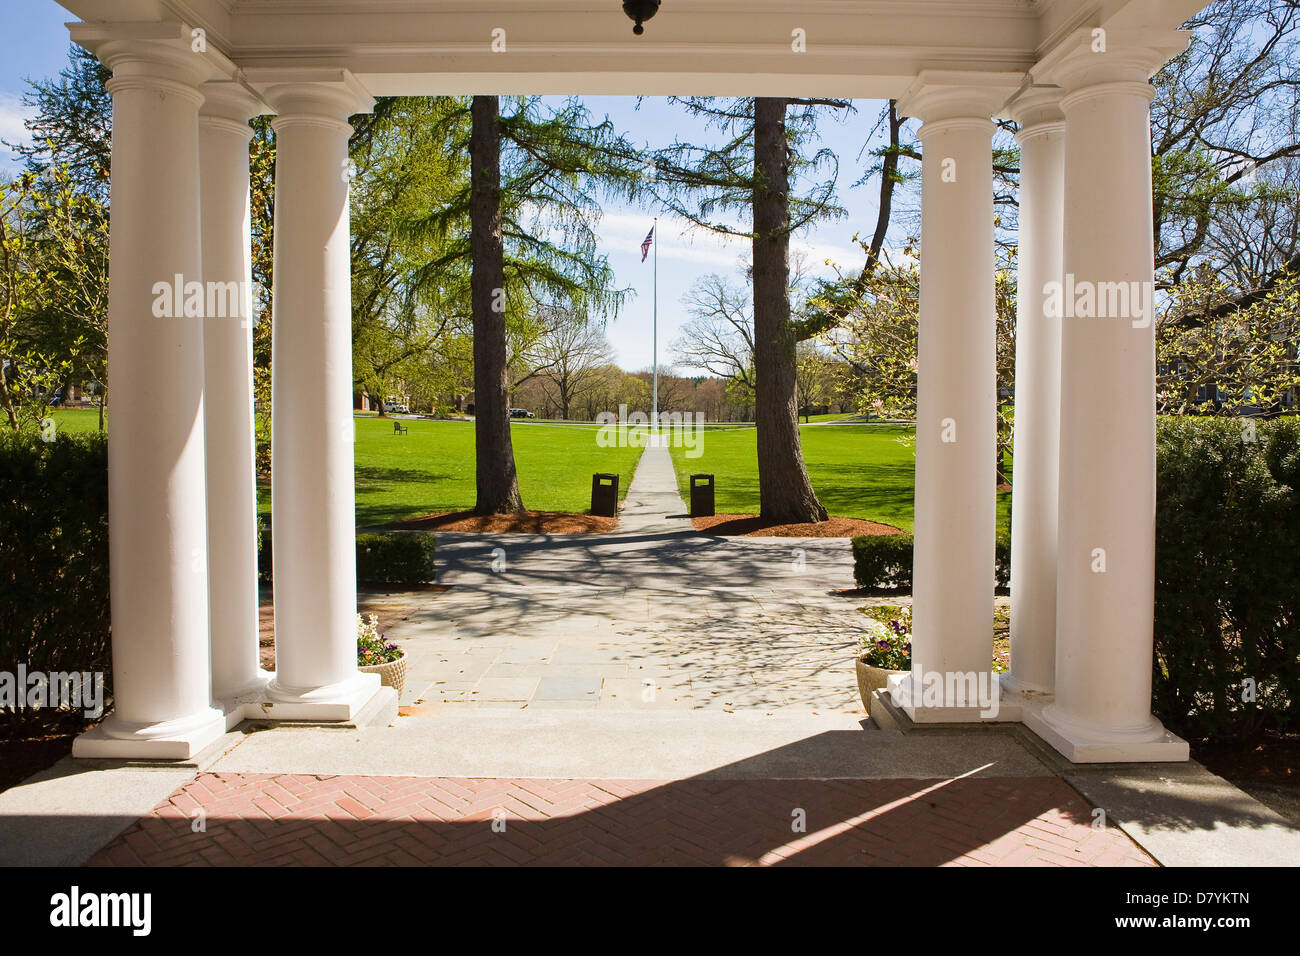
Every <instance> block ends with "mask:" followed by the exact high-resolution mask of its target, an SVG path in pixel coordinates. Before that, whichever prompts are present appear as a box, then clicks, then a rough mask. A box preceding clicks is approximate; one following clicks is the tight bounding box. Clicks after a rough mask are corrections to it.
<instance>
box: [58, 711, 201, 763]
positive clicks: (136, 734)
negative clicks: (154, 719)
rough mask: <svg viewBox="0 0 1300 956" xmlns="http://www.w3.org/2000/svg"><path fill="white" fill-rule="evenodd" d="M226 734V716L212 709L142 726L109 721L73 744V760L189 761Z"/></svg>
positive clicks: (117, 719)
mask: <svg viewBox="0 0 1300 956" xmlns="http://www.w3.org/2000/svg"><path fill="white" fill-rule="evenodd" d="M225 732H226V717H225V715H224V714H223V713H222V712H221V711H219V710H217V709H215V708H212V707H209V708H207V709H205V710H203V711H200V712H199V713H197V714H194V715H192V716H189V717H182V718H180V719H178V720H167V721H162V722H161V723H156V724H139V723H134V722H129V721H125V720H121V719H119V718H118V717H117V716H116V715H113V716H110V717H108V718H107V719H106V720H105V721H104V722H103V723H102V724H100V725H99V726H98V727H95V728H93V729H92V730H88V731H86V732H85V733H84V734H82V735H81V736H80V737H78V738H77V739H76V740H74V741H73V742H72V756H74V757H97V758H108V759H116V760H123V759H125V760H188V759H190V758H191V757H193V756H194V755H195V754H197V753H199V752H200V751H201V750H203V749H204V748H205V747H207V746H208V745H209V744H211V743H212V742H213V741H215V740H216V739H217V738H218V737H220V736H221V735H222V734H224V733H225Z"/></svg>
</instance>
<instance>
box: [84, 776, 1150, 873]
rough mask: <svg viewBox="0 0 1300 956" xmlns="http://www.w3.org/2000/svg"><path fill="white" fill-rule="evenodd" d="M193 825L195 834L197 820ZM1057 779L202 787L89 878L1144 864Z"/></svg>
mask: <svg viewBox="0 0 1300 956" xmlns="http://www.w3.org/2000/svg"><path fill="white" fill-rule="evenodd" d="M200 811H201V812H202V814H203V817H204V827H203V829H202V830H201V832H195V828H194V826H193V821H194V820H195V818H196V814H198V813H199V812H200ZM1090 820H1091V817H1090V808H1089V807H1088V805H1087V804H1086V803H1085V802H1084V801H1083V799H1082V798H1081V797H1080V796H1079V795H1078V794H1077V793H1076V792H1075V791H1073V790H1071V789H1070V788H1069V787H1068V786H1067V785H1066V784H1065V783H1063V782H1062V781H1061V780H1060V779H1058V778H1055V777H1039V778H1029V779H1005V778H1004V779H997V778H993V779H970V778H968V779H963V780H930V781H916V780H698V779H696V780H606V779H598V780H562V779H561V780H556V779H502V778H493V779H484V778H477V779H476V778H464V777H461V778H450V777H442V778H427V777H368V776H330V777H321V776H314V775H302V774H210V773H209V774H200V775H199V776H198V777H197V778H196V779H195V780H194V781H193V782H192V783H190V784H189V785H188V786H186V787H184V788H182V789H181V790H180V791H179V792H177V793H176V794H174V795H173V796H172V797H171V798H170V799H168V800H167V801H166V802H165V803H164V804H162V805H161V806H160V807H158V809H156V810H155V811H154V812H153V813H152V814H150V815H149V816H148V817H146V818H145V819H143V820H141V821H140V822H139V823H137V824H136V825H134V826H133V827H131V828H130V829H129V830H128V831H127V832H126V833H125V834H123V836H122V837H121V838H119V839H118V840H116V841H114V842H113V843H112V844H111V845H110V846H109V847H107V848H105V849H104V850H103V851H101V852H100V853H99V854H97V855H96V856H95V857H94V859H93V860H91V865H92V866H137V865H155V866H184V865H200V866H201V865H211V866H266V865H274V864H286V863H287V864H300V865H307V866H329V865H344V866H355V865H366V866H379V865H396V866H456V865H474V866H484V865H500V866H515V865H541V866H557V865H558V866H565V865H568V866H592V865H596V866H601V865H665V864H666V865H678V866H682V865H686V866H691V865H727V866H752V865H758V866H781V865H816V866H869V865H879V866H888V865H893V866H899V865H912V866H938V865H952V866H990V865H1030V866H1034V865H1038V866H1086V865H1090V864H1091V865H1098V866H1154V865H1155V863H1154V861H1153V860H1152V859H1151V858H1150V857H1149V856H1147V854H1145V853H1143V852H1142V851H1141V850H1140V849H1139V848H1138V847H1136V846H1135V845H1134V844H1133V843H1132V842H1131V841H1130V840H1129V839H1128V838H1127V837H1126V836H1124V834H1123V833H1121V832H1120V831H1118V830H1095V829H1093V828H1092V827H1091V826H1090Z"/></svg>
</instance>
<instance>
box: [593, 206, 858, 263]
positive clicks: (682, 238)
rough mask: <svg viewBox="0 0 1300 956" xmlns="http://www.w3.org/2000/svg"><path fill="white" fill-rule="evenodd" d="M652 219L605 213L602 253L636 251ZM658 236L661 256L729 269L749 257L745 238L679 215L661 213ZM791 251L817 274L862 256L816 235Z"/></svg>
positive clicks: (601, 229) (801, 239) (796, 243)
mask: <svg viewBox="0 0 1300 956" xmlns="http://www.w3.org/2000/svg"><path fill="white" fill-rule="evenodd" d="M652 221H653V216H652V215H651V214H649V213H634V212H607V213H605V215H604V216H602V217H601V221H600V226H599V230H598V231H599V232H600V235H601V238H602V239H603V240H604V243H605V252H606V253H607V254H610V253H612V252H613V251H614V250H615V249H620V250H629V251H630V250H636V251H638V252H639V250H640V248H641V242H642V240H644V239H645V235H646V233H647V232H649V231H650V224H651V222H652ZM731 225H734V226H735V227H736V228H738V229H743V228H745V226H744V225H743V224H741V223H731ZM659 235H660V236H661V237H662V240H663V241H662V244H661V245H660V246H659V258H661V259H677V260H681V261H683V262H689V263H692V264H694V265H699V266H710V267H714V268H717V269H720V270H723V271H732V270H735V269H738V268H739V264H740V260H741V259H742V258H748V256H749V251H750V240H749V239H748V238H747V237H745V236H729V235H726V234H724V233H719V232H714V231H712V230H710V229H704V228H701V227H699V226H696V225H695V224H694V223H692V222H690V221H689V220H687V219H683V218H681V217H680V216H673V215H661V216H660V217H659ZM790 251H791V252H792V253H795V254H798V253H803V254H804V255H805V256H806V257H807V260H808V267H809V269H810V270H811V271H812V272H813V273H817V274H820V273H823V272H828V271H829V270H828V268H827V267H826V265H825V262H826V260H827V259H830V260H831V261H832V262H835V263H837V264H838V265H839V266H840V267H841V268H846V267H847V268H853V266H854V264H855V263H859V262H860V261H861V260H862V258H863V253H862V251H861V250H860V249H857V248H856V247H849V246H838V245H834V244H832V243H826V242H819V241H818V238H817V236H816V235H815V234H814V235H812V236H809V237H806V238H804V237H798V236H796V237H795V239H794V240H793V241H792V242H791V243H790Z"/></svg>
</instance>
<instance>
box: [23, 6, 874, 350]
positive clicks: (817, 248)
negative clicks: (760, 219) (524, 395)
mask: <svg viewBox="0 0 1300 956" xmlns="http://www.w3.org/2000/svg"><path fill="white" fill-rule="evenodd" d="M5 7H6V9H5V22H6V30H5V31H4V32H3V33H0V139H4V140H8V141H10V142H13V141H15V140H19V139H22V138H23V137H24V130H23V127H22V118H23V112H22V104H21V98H22V94H23V92H24V90H25V88H26V84H25V82H24V80H25V79H26V78H27V77H33V78H38V77H44V76H53V75H55V74H57V73H58V71H59V70H60V69H61V68H62V67H63V66H64V64H65V63H66V62H67V51H68V33H67V29H66V28H65V27H64V23H66V22H67V21H68V20H71V19H73V17H72V16H71V15H70V14H69V13H68V12H67V11H66V10H64V9H63V8H62V7H60V6H58V5H57V4H56V3H54V2H53V0H5ZM586 103H587V105H588V107H589V108H590V109H591V111H592V112H593V113H594V114H597V115H601V114H607V115H609V117H610V118H611V119H612V120H613V121H614V123H615V125H616V126H618V127H619V128H620V129H622V130H624V131H625V132H626V133H627V134H628V135H629V136H630V138H631V139H633V140H634V141H636V142H641V143H644V142H647V141H648V142H651V143H653V144H655V145H666V143H665V138H667V139H671V138H672V136H673V135H674V134H678V135H680V136H681V137H682V138H683V139H688V140H689V139H692V138H694V137H696V136H697V135H698V132H699V127H698V126H697V125H693V124H692V122H691V121H690V120H689V119H688V118H686V116H685V114H684V112H683V111H682V110H681V109H680V108H679V107H674V106H672V105H670V104H669V103H667V102H666V101H665V100H662V99H647V100H643V101H642V102H641V105H640V108H639V109H638V108H637V101H636V99H635V98H633V97H591V98H588V99H587V100H586ZM855 106H856V111H855V112H854V113H852V114H850V115H849V116H848V117H847V118H846V119H844V120H843V121H836V120H834V119H831V118H829V117H828V118H827V119H826V121H824V122H822V123H821V124H820V129H819V133H820V135H821V139H822V144H823V145H825V146H828V147H829V148H830V149H831V150H833V151H834V152H835V153H836V154H837V155H838V156H839V159H840V170H839V176H838V187H837V192H838V198H839V202H840V205H841V206H843V207H844V208H845V209H846V210H847V211H848V215H847V216H846V217H844V218H842V219H838V220H830V221H827V222H823V223H820V224H818V225H817V226H815V227H812V228H809V229H805V230H804V231H802V232H801V233H799V234H798V235H796V237H795V239H794V242H793V248H794V250H795V251H796V252H800V251H801V252H803V253H804V255H805V256H806V261H807V263H808V266H809V268H810V269H811V270H813V271H814V272H820V273H825V272H827V271H828V270H827V268H826V267H825V265H824V264H823V263H824V261H825V260H826V259H827V258H830V259H832V260H834V261H836V262H838V263H839V264H840V265H841V267H843V268H845V269H853V268H856V267H857V266H858V265H859V264H860V262H861V259H862V253H861V251H860V250H859V249H858V248H857V247H855V246H854V244H853V242H852V237H853V234H854V233H855V232H856V233H861V234H862V235H863V236H864V237H865V236H869V234H870V232H871V230H872V228H873V227H874V225H875V217H876V195H877V190H878V188H879V186H878V183H877V181H876V180H875V179H874V178H872V179H871V180H869V181H868V182H867V183H865V184H864V185H862V186H857V187H852V185H851V184H853V183H854V182H856V181H857V180H858V179H859V178H860V177H861V175H862V173H863V171H864V169H865V168H867V167H869V166H870V165H871V162H872V160H871V157H870V156H867V155H865V154H863V155H862V156H861V158H859V154H860V152H861V151H862V147H863V143H864V141H865V140H866V138H867V135H868V133H869V132H870V131H871V129H872V127H873V126H874V125H875V123H876V120H877V118H878V115H879V111H880V109H881V107H882V106H883V104H882V103H879V102H874V101H858V102H857V103H855ZM13 168H14V163H13V157H12V154H11V153H9V151H8V150H5V149H3V147H0V171H5V170H11V169H13ZM654 215H655V210H651V209H638V208H635V207H630V206H627V205H622V204H612V203H611V204H607V206H606V208H605V215H604V218H603V220H602V222H601V224H600V226H599V230H598V231H599V233H600V236H601V241H602V246H603V251H604V252H605V254H606V255H607V256H608V257H609V260H610V263H611V265H612V266H613V268H614V272H615V275H616V282H617V284H618V285H619V286H630V287H631V288H632V289H633V290H634V291H635V293H636V294H635V296H634V297H633V298H632V299H631V300H630V301H629V302H628V304H627V305H626V306H625V307H624V309H623V311H622V312H621V313H620V314H619V316H618V317H617V318H616V319H615V320H614V321H613V322H611V323H610V324H609V326H608V330H607V331H608V336H609V340H610V343H611V344H612V345H613V347H614V350H615V353H616V355H617V358H618V362H619V364H620V365H622V366H623V367H624V368H626V369H628V370H631V371H635V370H638V369H642V368H649V366H650V363H651V352H652V350H651V337H652V336H651V319H652V291H653V288H652V282H651V277H652V266H651V261H650V260H647V261H646V262H645V263H644V264H642V262H641V248H640V247H641V241H642V240H643V239H644V238H645V234H646V232H647V231H649V229H650V225H651V220H652V218H653V216H654ZM658 236H659V362H660V367H661V368H664V367H666V366H667V365H669V364H670V362H671V355H670V351H671V350H670V346H671V343H672V341H673V339H674V338H675V337H676V335H677V332H678V329H679V328H680V326H681V325H682V323H683V322H684V321H685V320H686V318H687V316H686V314H685V312H684V309H683V307H682V305H681V298H682V295H683V294H684V293H685V292H686V291H687V290H688V289H689V288H690V287H691V285H692V284H694V283H695V282H696V281H697V280H698V279H699V278H700V277H702V276H704V275H707V274H708V273H710V272H717V273H720V274H723V275H733V276H735V277H736V278H739V271H738V269H739V267H738V263H739V261H740V258H741V257H742V256H743V255H744V254H745V252H746V250H747V246H748V242H747V240H744V239H738V238H731V237H724V236H720V235H718V234H714V233H706V232H703V231H701V230H698V229H693V228H690V225H689V224H688V223H686V222H683V221H681V220H676V219H673V218H665V217H664V216H662V215H661V216H660V225H659V231H658ZM680 371H683V372H684V371H686V370H684V369H683V370H680Z"/></svg>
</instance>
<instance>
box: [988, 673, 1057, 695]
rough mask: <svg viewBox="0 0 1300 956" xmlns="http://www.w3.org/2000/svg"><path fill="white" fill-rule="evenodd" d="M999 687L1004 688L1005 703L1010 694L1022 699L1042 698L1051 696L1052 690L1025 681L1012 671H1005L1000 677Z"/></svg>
mask: <svg viewBox="0 0 1300 956" xmlns="http://www.w3.org/2000/svg"><path fill="white" fill-rule="evenodd" d="M998 686H999V687H1001V688H1002V699H1003V700H1004V701H1005V700H1006V699H1007V695H1008V694H1014V695H1018V696H1022V697H1036V696H1037V697H1041V696H1042V695H1044V694H1047V695H1048V696H1051V694H1052V688H1051V687H1048V686H1045V685H1041V684H1035V683H1032V682H1031V681H1023V680H1021V679H1020V678H1018V677H1016V675H1015V674H1013V673H1012V672H1011V671H1003V672H1002V673H1001V674H999V675H998Z"/></svg>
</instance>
